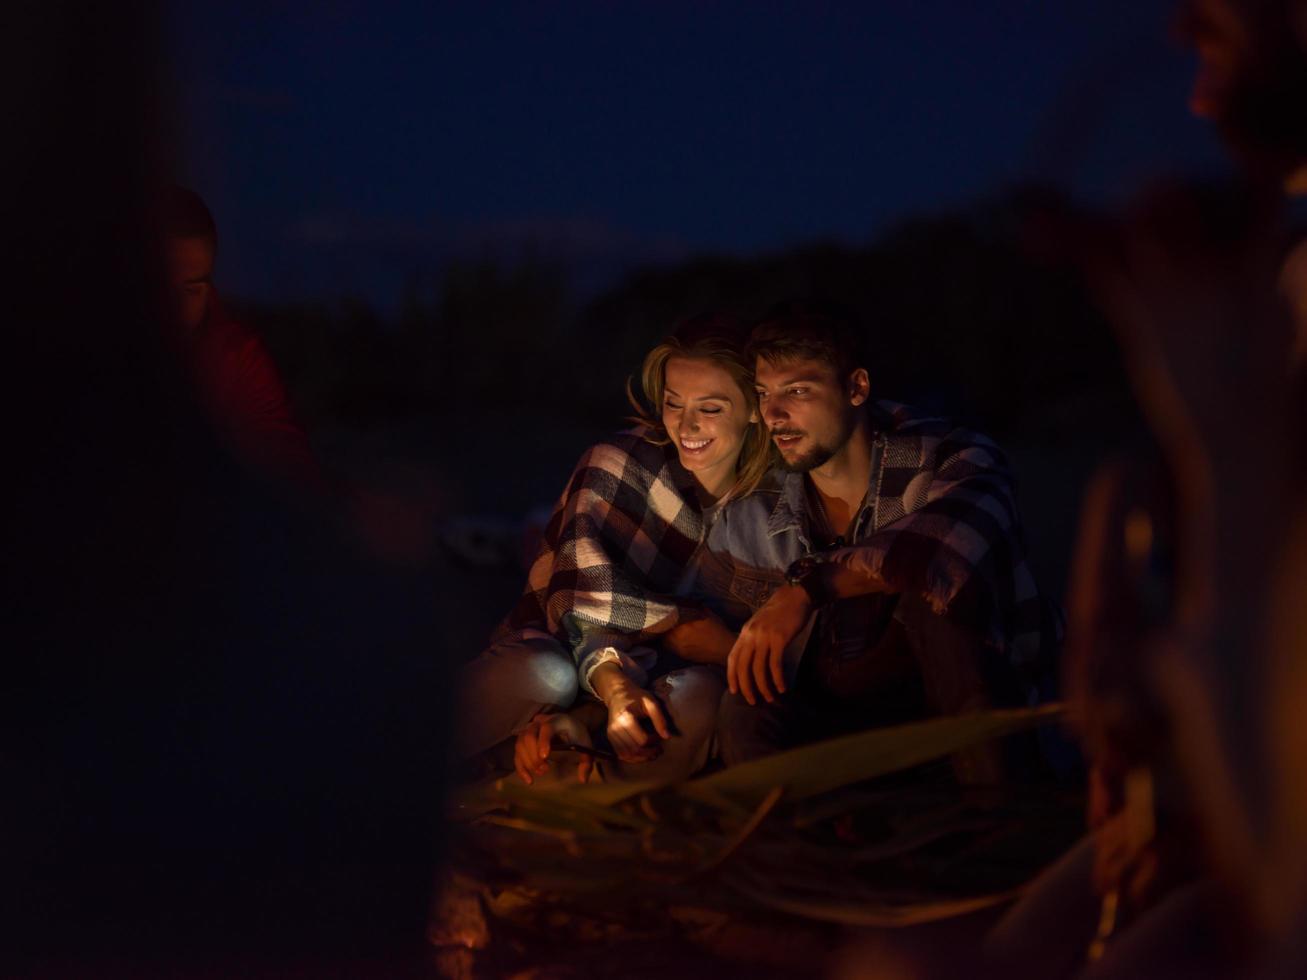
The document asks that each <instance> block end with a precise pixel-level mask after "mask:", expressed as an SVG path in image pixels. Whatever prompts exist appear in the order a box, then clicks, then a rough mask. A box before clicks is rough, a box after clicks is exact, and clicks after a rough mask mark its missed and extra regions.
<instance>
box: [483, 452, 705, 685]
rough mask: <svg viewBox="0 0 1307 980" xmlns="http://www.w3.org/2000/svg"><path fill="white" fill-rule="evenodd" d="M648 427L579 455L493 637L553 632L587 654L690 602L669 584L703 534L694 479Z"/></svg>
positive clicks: (662, 628) (676, 580)
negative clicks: (513, 600)
mask: <svg viewBox="0 0 1307 980" xmlns="http://www.w3.org/2000/svg"><path fill="white" fill-rule="evenodd" d="M646 433H647V430H645V429H633V430H630V431H628V432H623V433H620V434H618V435H616V436H614V437H612V438H610V439H608V440H607V441H605V442H601V443H599V444H597V445H595V446H592V447H591V448H590V449H589V450H587V451H586V453H585V454H584V455H583V456H582V457H581V460H580V462H578V463H577V465H576V469H575V470H574V471H573V473H572V477H571V479H570V480H569V481H568V483H567V487H566V488H565V489H564V490H563V494H562V496H561V497H560V498H559V500H558V503H557V504H556V505H555V507H554V511H553V514H552V515H551V516H550V518H549V523H548V524H547V525H546V527H545V531H544V536H543V540H542V542H541V545H540V552H539V554H538V555H537V557H536V559H535V561H534V562H533V563H532V565H531V571H530V573H529V574H528V576H527V583H526V588H525V589H524V590H523V592H522V596H521V598H520V599H519V600H518V603H517V605H516V606H515V607H514V608H513V611H512V612H510V613H509V615H508V617H507V618H506V619H505V620H504V621H503V622H502V623H501V624H500V625H499V627H498V629H496V631H495V634H494V635H493V636H492V637H491V642H492V643H498V642H502V641H504V640H508V639H514V638H531V637H541V636H552V637H553V638H554V639H556V640H558V641H559V642H560V643H562V644H563V645H564V646H565V647H567V648H568V649H569V650H571V651H572V652H573V654H574V656H576V657H577V658H578V660H584V659H585V658H587V657H588V656H590V655H591V654H592V653H593V652H594V651H595V650H597V649H599V648H607V647H613V648H616V650H618V651H629V650H631V649H633V648H634V647H636V646H637V645H639V644H640V643H641V642H644V641H648V640H649V639H650V638H652V637H654V636H656V635H658V634H660V633H664V632H666V631H667V630H669V629H671V628H672V627H673V626H675V625H676V623H677V622H678V620H679V618H680V616H681V614H682V612H683V611H684V610H686V609H688V608H690V605H689V603H688V601H685V600H681V599H678V598H676V597H675V593H676V591H677V588H678V586H679V585H680V583H681V579H682V577H683V575H684V574H685V569H686V567H687V566H688V565H689V563H690V560H691V559H692V558H693V556H694V553H695V551H696V550H697V549H698V547H699V544H700V542H701V541H702V539H703V530H704V524H703V518H702V514H701V512H700V510H699V507H698V505H697V503H696V500H697V498H696V495H695V489H694V488H695V486H696V484H695V481H694V477H693V476H691V475H690V473H689V472H688V471H687V470H686V469H685V468H684V467H682V466H681V464H680V462H679V460H678V459H677V457H676V450H675V448H674V447H672V446H670V445H669V446H657V445H654V444H653V443H651V442H649V441H648V440H647V439H646V438H645V435H646ZM583 666H584V665H583ZM591 666H592V665H591ZM584 673H586V674H588V671H584ZM583 680H584V678H583ZM587 686H588V685H587Z"/></svg>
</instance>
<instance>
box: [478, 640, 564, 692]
mask: <svg viewBox="0 0 1307 980" xmlns="http://www.w3.org/2000/svg"><path fill="white" fill-rule="evenodd" d="M468 673H469V680H470V681H471V683H470V687H472V688H473V689H475V690H476V691H477V693H478V695H479V696H480V697H482V698H484V697H495V696H510V697H513V698H516V699H520V700H522V701H530V702H538V703H539V704H541V705H555V706H557V707H559V708H567V707H570V706H571V704H572V702H573V701H575V700H576V696H577V693H578V691H579V689H580V685H579V684H578V682H577V677H576V665H575V664H574V663H573V662H572V657H571V655H570V654H568V652H567V651H566V650H564V649H563V647H562V646H561V645H559V644H557V643H552V642H544V641H539V640H522V641H518V642H515V643H505V644H502V645H500V646H496V647H491V648H490V649H489V650H487V651H486V652H485V653H483V654H482V655H481V656H480V657H478V658H477V659H476V660H474V661H473V662H472V663H471V664H470V665H469V671H468Z"/></svg>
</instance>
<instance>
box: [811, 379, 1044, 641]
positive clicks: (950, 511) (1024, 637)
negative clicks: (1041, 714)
mask: <svg viewBox="0 0 1307 980" xmlns="http://www.w3.org/2000/svg"><path fill="white" fill-rule="evenodd" d="M873 413H874V417H875V420H876V424H877V428H878V433H877V439H878V441H879V442H880V451H881V455H880V465H879V467H878V468H877V469H876V471H875V472H873V474H872V486H871V488H870V492H869V493H868V498H867V509H868V510H869V511H870V514H869V522H862V526H861V527H859V528H858V530H857V533H855V535H854V538H855V543H853V544H852V545H850V546H849V547H847V548H843V549H840V550H837V551H834V552H831V553H829V554H827V555H825V556H823V557H824V558H825V559H826V560H827V561H830V562H833V563H837V564H841V565H843V566H845V568H847V569H852V570H857V571H862V572H865V573H869V574H871V575H874V576H876V577H877V578H879V579H880V580H881V581H882V582H884V583H885V584H886V585H887V586H888V587H889V589H890V591H893V592H900V593H914V594H917V595H921V596H923V597H924V598H925V599H926V600H927V601H928V602H929V603H930V605H931V607H932V608H933V609H934V610H935V611H936V612H938V613H944V612H950V613H952V614H955V615H959V616H965V617H966V618H968V619H970V620H971V621H973V622H979V623H983V624H986V627H987V631H988V634H989V637H990V640H991V642H992V643H993V644H994V645H995V646H996V647H998V648H999V649H1001V650H1003V651H1005V652H1006V653H1007V655H1008V657H1009V659H1010V660H1011V661H1012V662H1013V663H1014V664H1024V665H1029V666H1034V665H1036V664H1038V663H1040V662H1046V661H1047V660H1048V658H1049V657H1051V656H1052V655H1053V652H1054V649H1055V647H1056V645H1057V644H1058V643H1059V642H1060V640H1061V636H1062V632H1063V618H1062V614H1061V610H1060V609H1059V608H1058V606H1057V605H1056V604H1055V603H1053V602H1051V601H1049V600H1047V599H1045V597H1044V596H1043V595H1041V593H1040V591H1039V588H1038V586H1037V585H1036V583H1035V578H1034V575H1033V573H1032V572H1031V569H1030V565H1029V562H1028V560H1027V557H1026V545H1025V538H1024V532H1023V530H1022V525H1021V519H1020V516H1019V514H1018V512H1017V505H1016V499H1015V495H1014V489H1013V482H1012V472H1011V468H1010V467H1009V465H1008V462H1007V458H1006V456H1004V454H1003V451H1002V450H1001V449H999V447H998V446H997V445H996V444H995V443H994V442H992V441H991V440H990V439H989V438H987V437H986V436H983V435H980V434H979V433H976V432H971V431H969V430H967V429H962V428H958V427H955V426H953V425H951V424H950V423H948V422H946V421H944V420H942V419H938V418H925V417H921V416H916V415H913V414H912V411H911V410H910V409H909V408H907V407H906V406H903V405H898V404H895V403H893V402H878V403H876V405H875V406H874V407H873ZM864 514H865V512H864Z"/></svg>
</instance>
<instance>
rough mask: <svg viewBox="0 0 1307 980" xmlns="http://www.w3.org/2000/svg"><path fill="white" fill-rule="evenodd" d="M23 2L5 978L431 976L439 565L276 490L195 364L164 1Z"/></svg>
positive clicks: (10, 239) (5, 169)
mask: <svg viewBox="0 0 1307 980" xmlns="http://www.w3.org/2000/svg"><path fill="white" fill-rule="evenodd" d="M6 14H7V16H6V31H5V32H4V33H3V34H0V48H3V50H4V54H5V57H4V58H0V66H2V67H0V71H3V72H6V73H10V74H8V75H7V76H6V77H7V80H8V81H10V83H11V84H6V85H2V86H0V106H2V107H3V109H4V110H5V111H4V113H3V115H4V118H5V119H6V120H7V125H8V126H9V133H10V135H11V137H12V139H11V145H10V146H9V147H8V150H7V152H6V153H5V154H3V155H0V156H2V158H0V174H3V176H4V178H5V179H3V180H0V202H2V203H3V213H4V215H5V220H4V221H3V222H0V247H2V248H3V251H4V254H5V256H6V261H5V262H3V263H0V303H3V304H4V308H5V316H3V317H0V322H3V323H4V326H5V329H6V330H8V331H9V332H10V337H9V338H8V339H11V341H12V343H11V347H10V349H9V353H10V355H11V357H12V358H13V363H14V364H16V365H21V370H16V371H14V372H12V374H13V377H12V379H11V380H10V382H9V383H8V384H6V386H5V388H4V391H5V394H6V395H7V396H8V397H11V398H13V399H14V401H15V404H16V406H20V407H21V409H22V410H21V411H16V410H15V411H6V412H4V413H0V417H3V419H4V420H5V421H6V422H7V430H6V447H7V451H8V453H9V455H10V457H11V458H12V466H11V467H10V469H11V472H9V473H8V474H7V489H9V490H10V493H11V506H10V507H8V508H6V510H5V515H4V520H5V532H4V540H5V562H4V564H3V575H4V577H5V582H4V590H3V591H4V595H5V607H4V615H3V616H2V617H0V645H2V646H3V649H4V650H5V652H6V653H7V654H8V655H9V656H8V658H7V664H6V665H7V667H8V668H9V669H8V670H7V671H6V678H5V682H4V684H3V685H0V725H3V736H4V737H3V741H4V745H5V749H4V752H3V753H0V784H2V785H3V786H4V806H3V811H4V816H3V825H4V830H3V833H2V834H0V880H3V882H4V886H3V887H2V888H0V950H2V951H3V952H2V953H0V959H2V960H3V964H4V967H3V972H4V973H5V975H7V976H29V975H33V976H48V977H90V976H97V977H98V976H132V977H142V976H173V977H176V976H196V975H215V976H286V975H300V976H324V975H330V974H332V973H341V972H344V973H345V974H348V975H357V976H405V975H414V974H417V975H421V974H420V973H418V972H417V971H418V970H420V969H421V968H422V967H423V966H424V965H425V963H426V950H425V947H424V944H423V942H422V931H423V923H424V918H425V912H426V904H427V897H428V893H429V889H430V881H431V876H432V874H433V871H434V865H435V863H436V861H437V857H438V851H439V846H440V840H441V834H440V830H439V820H440V814H441V805H440V804H441V800H440V794H441V785H440V782H439V779H438V778H434V777H433V773H438V772H439V771H440V765H441V763H442V761H443V751H442V740H443V739H444V738H445V737H446V733H445V732H444V731H443V729H442V726H441V720H442V717H443V712H442V710H441V709H442V708H443V706H444V702H445V701H446V700H447V698H448V695H447V693H446V687H445V685H443V684H441V683H440V678H441V670H440V664H439V654H438V653H437V654H435V655H433V647H434V646H436V644H437V643H438V637H439V635H440V634H439V633H438V632H437V630H436V623H435V622H434V618H435V617H434V614H433V612H432V610H431V603H430V601H429V596H430V594H431V591H432V583H431V582H430V581H427V580H425V579H423V578H422V577H420V576H417V575H413V574H411V573H410V572H409V571H407V570H396V569H394V568H381V567H378V566H377V565H376V564H374V563H372V562H369V561H367V560H365V559H363V558H361V557H360V556H359V555H358V554H357V553H355V552H354V551H353V550H351V549H349V548H347V547H345V546H344V544H343V542H342V541H341V540H340V538H339V535H337V534H336V533H334V529H333V528H332V527H331V526H329V525H327V524H326V523H325V522H323V521H322V520H320V519H319V517H318V515H316V514H315V513H313V512H312V511H311V510H310V509H307V508H303V507H298V506H294V504H293V503H288V501H287V500H286V499H285V495H284V494H280V493H275V492H270V488H269V486H268V485H267V481H265V480H260V479H258V478H255V477H252V475H251V473H250V470H249V468H248V467H247V466H245V465H241V464H239V463H237V462H236V461H235V460H233V458H232V455H231V453H230V451H229V447H228V445H227V444H226V440H225V439H224V438H223V436H222V434H220V433H219V432H218V431H216V430H217V426H215V425H214V424H213V423H212V421H211V415H210V414H209V413H208V412H207V411H204V410H203V409H202V408H201V406H200V405H199V404H198V402H199V400H200V399H198V398H197V397H196V393H195V392H194V390H193V387H192V386H191V385H189V384H187V383H185V379H184V378H182V377H181V373H180V372H179V371H178V370H177V365H176V357H175V351H170V350H168V349H167V347H166V345H165V340H164V338H165V336H166V335H167V329H168V327H169V326H170V321H169V318H170V312H171V311H170V310H169V300H168V289H167V284H168V275H167V267H166V262H165V259H166V256H165V254H164V250H163V248H162V247H161V244H162V243H161V241H160V240H159V236H158V235H157V234H156V232H157V228H154V227H151V225H150V223H149V222H147V221H146V220H145V218H144V216H145V215H147V214H149V213H150V212H151V210H152V205H155V204H156V203H157V195H156V194H155V192H154V188H157V186H158V183H157V181H158V173H157V171H156V169H155V167H156V165H157V162H158V160H159V159H160V158H161V157H165V156H167V155H168V149H167V148H166V147H160V146H159V145H158V143H157V140H158V134H159V133H160V132H163V131H165V130H166V127H164V126H163V125H161V123H160V119H161V115H162V114H161V111H160V110H159V109H158V107H156V106H155V105H154V99H155V97H156V96H157V94H158V93H161V92H167V91H169V90H170V88H171V86H170V85H168V84H167V81H166V79H164V78H163V77H161V76H162V74H163V73H162V71H161V70H160V68H159V57H158V55H159V52H158V51H157V50H155V48H154V42H155V41H156V39H158V38H159V37H161V31H160V30H159V27H160V25H159V23H158V22H157V21H156V19H155V18H156V16H157V10H156V9H155V7H154V6H153V5H145V4H133V3H130V2H128V3H120V4H113V5H112V6H106V5H103V4H94V3H81V2H61V0H55V2H50V3H42V4H25V5H20V6H18V7H15V8H13V9H11V10H9V11H7V12H6ZM33 405H39V406H40V411H33V410H32V406H33Z"/></svg>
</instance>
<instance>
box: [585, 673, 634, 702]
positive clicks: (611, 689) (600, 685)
mask: <svg viewBox="0 0 1307 980" xmlns="http://www.w3.org/2000/svg"><path fill="white" fill-rule="evenodd" d="M630 683H631V679H630V678H629V677H627V676H626V674H625V672H624V671H623V670H622V667H621V665H620V664H617V663H606V664H600V665H599V666H598V667H596V668H595V669H594V673H593V674H591V675H590V686H591V687H593V688H594V692H595V695H596V696H597V697H598V698H599V700H600V701H602V702H603V703H604V704H605V705H607V704H608V703H609V702H611V701H612V699H613V698H614V696H616V695H618V694H620V693H621V692H622V691H623V690H624V689H625V688H626V687H628V686H629V685H630Z"/></svg>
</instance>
